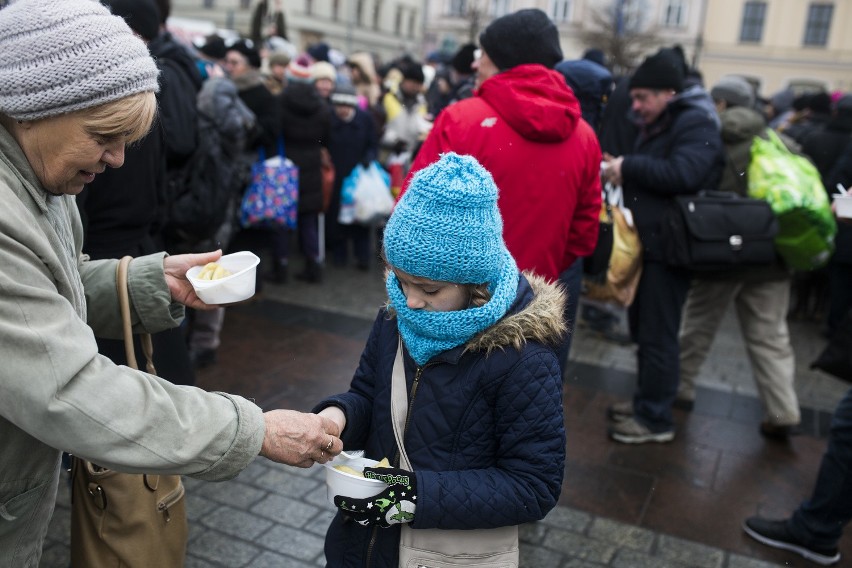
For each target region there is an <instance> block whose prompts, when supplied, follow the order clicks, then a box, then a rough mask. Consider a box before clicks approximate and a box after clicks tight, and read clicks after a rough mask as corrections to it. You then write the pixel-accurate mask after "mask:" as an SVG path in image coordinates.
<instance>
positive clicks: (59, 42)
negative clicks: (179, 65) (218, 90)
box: [0, 0, 158, 120]
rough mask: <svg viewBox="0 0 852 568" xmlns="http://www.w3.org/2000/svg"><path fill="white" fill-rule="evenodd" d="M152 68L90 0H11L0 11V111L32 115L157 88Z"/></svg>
mask: <svg viewBox="0 0 852 568" xmlns="http://www.w3.org/2000/svg"><path fill="white" fill-rule="evenodd" d="M157 74H158V70H157V66H156V64H155V63H154V60H153V59H152V58H151V56H150V54H149V53H148V48H147V47H146V46H145V44H144V43H143V42H142V40H140V39H139V38H138V37H136V36H135V35H134V34H133V32H132V31H131V30H130V28H129V27H128V25H127V24H126V23H125V21H124V20H123V19H122V18H120V17H118V16H113V15H112V14H110V12H109V10H108V9H107V8H106V7H104V6H102V5H101V4H100V2H97V1H95V0H18V1H17V2H13V3H12V4H11V5H10V6H8V7H7V8H4V9H2V10H0V113H3V114H6V115H7V116H10V117H11V118H14V119H16V120H35V119H39V118H46V117H49V116H56V115H60V114H65V113H68V112H73V111H76V110H81V109H84V108H90V107H94V106H98V105H101V104H104V103H107V102H111V101H115V100H118V99H122V98H124V97H127V96H130V95H133V94H136V93H142V92H146V91H151V92H156V91H157V90H158V86H157Z"/></svg>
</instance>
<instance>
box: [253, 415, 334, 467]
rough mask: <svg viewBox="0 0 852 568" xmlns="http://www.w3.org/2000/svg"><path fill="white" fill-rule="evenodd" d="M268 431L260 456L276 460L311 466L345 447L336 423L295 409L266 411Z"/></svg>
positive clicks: (329, 457) (299, 465) (297, 465)
mask: <svg viewBox="0 0 852 568" xmlns="http://www.w3.org/2000/svg"><path fill="white" fill-rule="evenodd" d="M263 419H264V421H265V422H266V433H265V434H264V436H263V445H262V446H261V448H260V455H262V456H263V457H265V458H267V459H270V460H272V461H275V462H279V463H285V464H287V465H294V466H296V467H311V466H312V465H314V462H316V463H325V462H327V461H329V460H330V459H331V458H333V457H334V456H336V455H337V454H339V453H340V452H341V451H342V450H343V442H342V441H341V440H340V438H339V436H340V430H339V429H338V427H337V424H336V423H335V422H334V421H333V420H330V419H329V418H327V417H325V416H320V415H318V414H309V413H304V412H297V411H295V410H270V411H269V412H265V413H264V414H263Z"/></svg>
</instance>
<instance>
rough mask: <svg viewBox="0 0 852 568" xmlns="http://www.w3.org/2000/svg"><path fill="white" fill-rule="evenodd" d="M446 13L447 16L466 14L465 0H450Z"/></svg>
mask: <svg viewBox="0 0 852 568" xmlns="http://www.w3.org/2000/svg"><path fill="white" fill-rule="evenodd" d="M447 15H449V16H465V15H467V0H450V4H449V6H448V11H447Z"/></svg>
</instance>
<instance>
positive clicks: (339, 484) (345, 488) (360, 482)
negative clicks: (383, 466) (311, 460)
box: [323, 456, 387, 505]
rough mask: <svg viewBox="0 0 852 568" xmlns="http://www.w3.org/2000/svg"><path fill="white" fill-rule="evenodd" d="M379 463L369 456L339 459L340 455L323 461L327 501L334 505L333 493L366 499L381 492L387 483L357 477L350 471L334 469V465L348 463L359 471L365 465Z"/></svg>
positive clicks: (371, 465)
mask: <svg viewBox="0 0 852 568" xmlns="http://www.w3.org/2000/svg"><path fill="white" fill-rule="evenodd" d="M377 463H379V462H378V461H376V460H371V459H369V458H352V459H350V460H347V459H341V456H338V457H336V458H334V460H333V461H330V462H327V463H324V464H323V466H325V488H326V496H327V497H328V502H329V503H331V504H332V505H334V496H335V495H345V496H346V497H355V498H356V499H366V498H367V497H372V496H373V495H377V494H378V493H381V492H382V491H383V490H384V489H385V488H387V484H386V483H385V482H384V481H379V480H378V479H367V478H365V477H358V476H355V475H352V474H351V473H345V472H343V471H340V470H339V469H334V466H336V465H348V466H349V467H351V468H352V469H355V470H358V471H361V470H363V469H364V468H365V467H373V466H374V465H376V464H377Z"/></svg>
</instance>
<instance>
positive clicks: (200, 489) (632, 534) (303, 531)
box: [39, 458, 780, 568]
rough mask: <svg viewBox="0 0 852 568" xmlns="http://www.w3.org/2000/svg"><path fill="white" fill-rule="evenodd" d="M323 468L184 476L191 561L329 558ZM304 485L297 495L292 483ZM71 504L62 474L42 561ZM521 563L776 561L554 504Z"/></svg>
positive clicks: (310, 561)
mask: <svg viewBox="0 0 852 568" xmlns="http://www.w3.org/2000/svg"><path fill="white" fill-rule="evenodd" d="M324 475H325V473H324V471H323V470H322V468H321V467H319V466H315V467H313V468H310V469H308V470H301V469H298V468H293V467H288V466H283V465H280V464H274V463H272V462H269V461H266V460H263V459H261V458H258V459H257V460H255V461H254V462H253V463H252V464H251V465H249V467H248V468H247V469H246V471H245V472H244V473H243V474H241V475H240V476H238V477H237V478H236V479H234V480H231V481H227V482H223V483H208V482H203V481H197V480H194V479H190V478H184V482H185V484H186V487H187V514H188V517H189V522H190V539H189V546H188V551H187V558H186V568H241V567H246V568H266V567H269V568H272V567H274V568H308V567H316V566H325V561H324V555H323V539H324V535H325V530H326V527H327V526H328V524H329V523H330V522H331V518H332V516H333V514H334V509H333V507H332V506H331V505H330V504H329V503H328V502H327V501H326V497H325V487H324ZM294 487H301V488H303V489H305V492H303V493H302V494H301V495H298V496H296V497H293V496H292V492H293V488H294ZM69 517H70V504H69V490H68V485H67V482H66V481H65V480H64V479H63V482H62V483H61V484H60V495H59V499H58V501H57V509H56V512H55V514H54V517H53V520H52V521H51V525H50V530H49V532H48V540H47V543H46V546H45V553H44V556H43V557H42V561H41V564H40V565H39V566H40V567H41V568H66V567H67V566H68V565H69V544H70V543H69V537H68V534H69V531H70V518H69ZM520 538H521V564H520V565H521V568H593V567H596V568H600V567H613V568H770V567H772V566H780V565H777V564H772V563H768V562H765V561H761V560H757V559H753V558H748V557H745V556H742V555H738V554H733V553H729V552H726V551H724V550H721V549H717V548H713V547H709V546H706V545H703V544H700V543H695V542H690V541H686V540H683V539H678V538H674V537H670V536H666V535H662V534H657V533H654V532H653V531H650V530H647V529H643V528H639V527H635V526H632V525H629V524H625V523H619V522H616V521H611V520H608V519H604V518H601V517H595V516H593V515H589V514H588V513H584V512H583V511H579V510H576V509H572V508H570V507H564V506H558V507H556V508H555V509H554V510H553V511H551V513H550V514H549V515H548V516H547V517H546V518H545V519H544V520H542V521H541V522H538V523H531V524H528V525H524V526H522V527H521V530H520Z"/></svg>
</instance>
